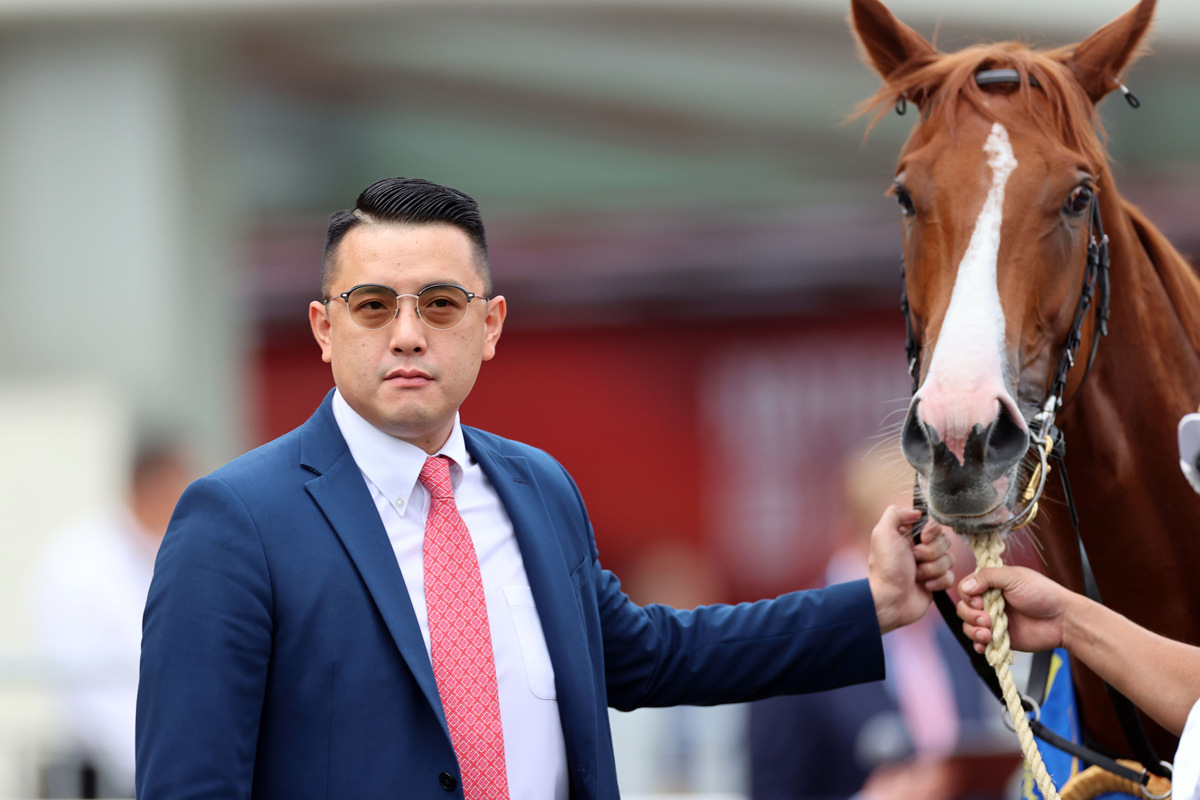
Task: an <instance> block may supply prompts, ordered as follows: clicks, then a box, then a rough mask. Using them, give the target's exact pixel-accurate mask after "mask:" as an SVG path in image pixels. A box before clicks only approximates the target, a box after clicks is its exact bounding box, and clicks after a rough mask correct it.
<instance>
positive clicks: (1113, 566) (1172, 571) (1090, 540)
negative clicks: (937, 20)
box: [852, 0, 1200, 759]
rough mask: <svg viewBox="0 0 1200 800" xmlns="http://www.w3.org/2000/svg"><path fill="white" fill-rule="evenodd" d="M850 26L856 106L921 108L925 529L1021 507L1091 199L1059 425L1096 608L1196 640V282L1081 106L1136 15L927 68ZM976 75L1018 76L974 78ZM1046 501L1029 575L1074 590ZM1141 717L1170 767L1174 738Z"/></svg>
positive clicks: (914, 238)
mask: <svg viewBox="0 0 1200 800" xmlns="http://www.w3.org/2000/svg"><path fill="white" fill-rule="evenodd" d="M852 11H853V25H854V29H855V31H856V32H857V34H858V37H859V40H860V41H861V43H862V46H863V49H864V51H865V53H866V56H867V60H868V62H869V63H870V64H871V65H872V66H874V68H875V69H876V70H877V71H878V72H879V73H880V75H881V76H882V77H883V80H884V85H883V87H882V88H881V89H880V91H879V93H878V94H877V95H876V96H875V97H874V98H873V99H872V100H871V101H868V105H867V108H873V109H875V110H877V112H878V113H879V115H880V116H882V115H883V114H885V113H887V112H888V111H890V110H891V109H892V108H893V107H896V108H897V109H898V110H899V108H901V107H902V105H903V104H907V105H909V106H915V107H916V109H917V111H918V113H917V114H916V115H915V116H917V124H916V126H915V128H914V130H913V132H912V134H911V136H910V138H909V140H908V142H907V144H906V146H905V147H904V150H903V152H902V153H901V156H900V161H899V165H898V166H897V168H896V178H895V181H894V183H893V186H892V189H891V193H892V194H893V196H894V197H895V198H896V200H897V201H898V202H899V204H900V208H901V212H902V214H903V228H904V234H903V236H904V244H903V247H904V258H905V262H906V264H907V278H906V291H907V295H908V299H909V303H910V307H911V321H912V325H913V335H914V338H915V339H916V342H917V343H918V345H919V348H920V349H919V351H918V352H919V357H918V358H917V359H915V360H916V363H918V364H919V366H920V369H919V374H918V375H916V376H915V378H916V380H917V381H918V382H919V390H918V391H917V392H916V393H915V395H914V397H913V399H912V404H911V406H910V407H909V411H908V417H907V419H906V421H905V424H904V428H903V431H902V434H901V447H902V450H903V452H904V455H905V457H906V458H907V459H908V461H909V462H910V463H911V464H912V465H913V467H915V468H916V470H917V472H918V474H919V479H918V483H919V486H920V490H921V492H922V493H923V495H924V500H925V503H926V505H927V507H928V509H929V512H930V514H931V516H932V517H933V518H934V519H936V520H937V521H938V522H941V523H943V524H946V525H949V526H951V527H953V528H955V529H956V530H958V531H959V532H960V533H966V534H971V533H981V532H986V531H988V530H992V529H1000V530H1005V529H1006V528H1009V527H1012V525H1013V522H1014V515H1020V514H1021V513H1022V511H1023V507H1022V505H1021V504H1022V502H1023V501H1022V499H1021V498H1020V497H1019V494H1020V491H1021V490H1022V489H1023V488H1024V487H1025V486H1026V485H1027V484H1028V483H1029V480H1030V474H1031V461H1032V460H1033V459H1031V458H1030V457H1029V454H1030V453H1031V452H1033V451H1032V450H1030V448H1031V446H1033V443H1032V442H1031V438H1032V437H1031V433H1030V432H1031V430H1033V431H1034V432H1035V434H1036V432H1037V430H1038V425H1039V423H1038V422H1037V421H1036V417H1037V415H1038V413H1039V412H1040V411H1041V410H1042V408H1043V405H1044V403H1045V402H1046V399H1047V397H1048V396H1049V395H1050V390H1051V383H1052V381H1053V378H1054V375H1055V371H1056V368H1057V366H1058V364H1059V361H1060V357H1061V354H1062V352H1063V348H1064V346H1065V344H1066V340H1067V338H1068V333H1069V331H1070V329H1071V327H1072V321H1073V317H1074V315H1075V310H1076V306H1077V304H1078V303H1079V298H1080V294H1081V291H1082V289H1083V285H1084V276H1085V264H1086V263H1087V249H1088V241H1089V231H1090V230H1091V228H1090V224H1091V222H1092V205H1093V203H1098V205H1099V217H1100V219H1102V221H1103V227H1104V230H1105V231H1106V232H1107V234H1108V236H1109V237H1110V252H1111V264H1112V267H1111V271H1110V273H1111V318H1110V320H1109V323H1108V326H1109V335H1108V336H1106V337H1104V338H1103V339H1102V341H1101V342H1100V343H1099V347H1098V350H1097V352H1096V357H1095V362H1094V365H1093V366H1092V368H1091V371H1090V375H1088V377H1087V379H1086V381H1085V380H1084V376H1085V374H1086V362H1087V360H1088V359H1087V354H1088V353H1089V352H1090V348H1091V343H1092V339H1093V337H1095V336H1096V335H1097V332H1098V325H1097V321H1096V319H1095V317H1096V314H1095V308H1096V304H1095V303H1093V304H1092V307H1091V311H1090V312H1089V313H1088V315H1087V317H1086V318H1085V321H1084V324H1083V327H1082V338H1083V341H1082V346H1081V347H1080V348H1079V353H1080V354H1081V357H1080V358H1079V359H1077V361H1076V363H1075V364H1074V366H1073V367H1072V368H1071V369H1070V370H1069V372H1068V373H1067V385H1066V391H1065V393H1064V395H1065V397H1064V399H1065V400H1066V403H1065V405H1064V406H1063V407H1062V408H1061V410H1060V411H1059V412H1058V417H1057V423H1056V424H1057V425H1058V426H1059V428H1060V429H1061V430H1062V432H1063V435H1064V437H1065V442H1066V459H1065V463H1066V466H1067V467H1068V468H1069V470H1070V480H1071V484H1072V488H1073V490H1074V494H1075V499H1076V503H1077V506H1078V510H1079V521H1080V529H1081V533H1082V538H1083V541H1084V543H1085V544H1086V547H1087V551H1088V555H1089V557H1090V560H1091V564H1092V567H1093V568H1094V571H1095V576H1096V581H1097V584H1098V586H1099V589H1100V592H1101V594H1102V595H1103V598H1104V600H1105V602H1106V603H1107V604H1108V605H1110V606H1111V607H1112V608H1114V609H1116V610H1117V611H1119V612H1120V613H1122V614H1124V615H1126V616H1127V617H1129V618H1131V619H1133V620H1134V621H1136V622H1137V623H1139V624H1141V625H1144V626H1146V627H1147V628H1150V629H1152V630H1154V631H1157V632H1158V633H1160V634H1163V635H1165V636H1169V637H1171V638H1173V639H1178V640H1182V641H1185V642H1190V643H1192V644H1200V590H1198V588H1197V587H1198V586H1200V498H1198V497H1197V496H1196V494H1195V493H1194V492H1193V491H1192V490H1191V488H1190V487H1189V485H1188V483H1187V481H1186V480H1185V479H1184V477H1183V475H1182V474H1180V470H1179V466H1178V458H1179V456H1178V449H1177V445H1176V440H1175V429H1176V425H1177V423H1178V422H1179V419H1180V417H1182V416H1183V415H1184V414H1186V413H1188V412H1190V411H1193V410H1195V408H1196V405H1197V403H1198V402H1200V281H1198V280H1197V278H1196V275H1195V274H1194V273H1193V271H1192V269H1191V268H1190V267H1189V265H1188V264H1187V262H1186V261H1185V260H1184V259H1183V258H1182V257H1181V256H1180V255H1179V253H1178V252H1177V251H1176V250H1175V249H1174V248H1173V247H1172V246H1171V245H1170V243H1168V242H1167V240H1166V239H1165V238H1164V237H1163V235H1162V234H1161V233H1159V232H1158V231H1157V230H1156V229H1155V228H1154V226H1153V225H1151V224H1150V222H1149V221H1148V220H1147V219H1146V218H1145V217H1144V216H1143V215H1142V214H1141V213H1140V212H1139V211H1138V210H1137V209H1136V208H1134V207H1133V206H1132V205H1130V204H1129V203H1127V202H1125V201H1124V200H1122V198H1121V196H1120V194H1119V193H1118V192H1117V187H1116V183H1115V182H1114V179H1113V174H1112V171H1111V170H1110V168H1109V164H1108V156H1107V153H1106V151H1105V148H1104V145H1103V141H1102V138H1101V136H1100V135H1099V134H1098V132H1097V129H1098V127H1099V121H1098V118H1097V114H1096V104H1097V103H1099V102H1100V100H1101V99H1103V98H1104V97H1105V96H1106V95H1107V94H1108V93H1109V92H1111V91H1113V90H1114V89H1117V88H1123V87H1121V84H1120V83H1119V79H1120V76H1121V74H1122V72H1123V71H1124V70H1125V69H1126V68H1127V67H1128V66H1129V64H1130V63H1131V61H1132V60H1133V59H1134V57H1135V55H1136V53H1137V51H1138V46H1139V43H1140V42H1141V40H1142V38H1143V36H1144V34H1145V32H1146V29H1147V28H1148V26H1149V24H1150V20H1151V17H1152V15H1153V11H1154V0H1142V2H1140V3H1139V4H1138V5H1137V6H1136V7H1135V8H1134V9H1132V10H1131V11H1129V12H1128V13H1126V14H1125V15H1124V16H1122V17H1120V18H1118V19H1117V20H1115V21H1114V22H1112V23H1110V24H1109V25H1108V26H1106V27H1104V28H1102V29H1101V30H1099V31H1098V32H1097V33H1095V34H1094V35H1092V36H1091V37H1090V38H1088V39H1087V40H1086V41H1084V42H1082V43H1080V44H1077V45H1073V46H1069V47H1064V48H1061V49H1057V50H1046V51H1038V50H1033V49H1030V48H1028V47H1026V46H1024V45H1021V44H1017V43H1011V42H1010V43H1003V44H991V45H976V46H972V47H968V48H967V49H964V50H962V51H960V52H957V53H941V52H939V51H938V50H936V49H935V48H934V47H933V46H932V45H931V44H930V43H929V42H928V41H926V40H925V39H924V38H923V37H922V36H921V35H919V34H918V33H916V32H915V31H914V30H912V29H911V28H909V27H908V26H906V25H904V24H903V23H901V22H899V21H898V20H897V19H896V18H895V17H894V16H893V15H892V14H891V12H889V11H888V9H887V8H886V7H884V5H883V4H882V3H880V2H879V0H852ZM987 70H1014V71H1015V72H1009V73H1007V75H1008V76H1009V79H1007V80H1005V79H1002V80H1000V81H999V82H994V83H989V82H987V81H982V82H981V81H980V80H978V79H977V76H978V75H979V73H981V72H983V71H987ZM990 75H992V76H993V77H994V76H996V73H990ZM864 110H865V109H864ZM1130 113H1132V112H1130ZM877 119H878V117H877ZM1064 363H1065V362H1064ZM1076 392H1078V395H1077V396H1076ZM1072 396H1075V399H1074V400H1073V401H1070V400H1069V398H1071V397H1072ZM1046 486H1047V490H1046V497H1045V498H1044V499H1043V501H1042V502H1041V504H1040V505H1041V509H1042V514H1041V516H1039V517H1038V519H1037V521H1036V523H1035V526H1034V533H1035V535H1036V537H1037V538H1038V539H1039V540H1040V543H1041V545H1042V546H1043V547H1044V558H1045V562H1046V571H1047V573H1048V574H1049V575H1050V576H1051V577H1052V578H1054V579H1055V580H1057V581H1058V582H1060V583H1062V584H1065V585H1066V586H1068V587H1071V588H1072V589H1075V590H1076V591H1079V590H1081V589H1082V580H1081V577H1080V563H1079V561H1080V560H1079V557H1078V553H1077V550H1076V547H1075V542H1074V536H1073V533H1072V529H1071V526H1070V522H1069V519H1068V515H1067V509H1066V506H1065V504H1064V502H1063V494H1062V491H1061V488H1060V487H1059V485H1058V482H1057V480H1051V481H1048V482H1047V483H1046ZM1055 500H1057V502H1055ZM1129 657H1130V658H1131V659H1136V658H1138V654H1137V653H1130V654H1129ZM1075 674H1076V676H1077V678H1076V684H1077V688H1078V692H1079V702H1080V710H1081V717H1082V720H1083V723H1084V726H1085V728H1086V729H1087V730H1088V731H1089V732H1090V734H1091V736H1092V740H1093V741H1094V742H1095V743H1096V744H1098V745H1099V746H1101V747H1102V748H1105V749H1108V750H1110V751H1113V752H1116V753H1119V754H1122V755H1126V754H1127V750H1128V748H1127V747H1126V745H1125V742H1124V740H1123V738H1122V736H1121V732H1120V728H1119V726H1118V725H1117V722H1116V717H1115V714H1114V712H1113V710H1112V706H1111V704H1110V702H1109V699H1108V698H1107V697H1106V695H1105V692H1104V689H1103V685H1102V684H1101V683H1100V682H1099V680H1098V679H1097V678H1096V677H1095V676H1094V675H1092V674H1091V673H1089V672H1086V671H1085V670H1083V669H1080V668H1079V666H1078V665H1076V670H1075ZM1144 722H1145V723H1146V727H1147V731H1148V732H1149V734H1150V738H1151V740H1152V742H1153V743H1154V745H1155V747H1156V748H1157V750H1158V752H1159V755H1160V756H1161V757H1163V758H1168V759H1169V758H1170V757H1171V754H1172V753H1173V752H1174V750H1175V746H1176V744H1177V742H1176V740H1175V739H1174V738H1173V737H1171V736H1170V735H1169V734H1168V733H1167V732H1166V731H1164V730H1162V729H1160V728H1158V727H1157V726H1155V725H1153V723H1150V722H1149V720H1144Z"/></svg>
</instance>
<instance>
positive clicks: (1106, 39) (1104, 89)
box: [1063, 0, 1156, 103]
mask: <svg viewBox="0 0 1200 800" xmlns="http://www.w3.org/2000/svg"><path fill="white" fill-rule="evenodd" d="M1155 2H1156V0H1141V2H1140V3H1138V4H1137V5H1136V6H1134V7H1133V8H1131V9H1130V10H1129V11H1126V12H1125V13H1124V14H1122V15H1121V16H1119V17H1117V18H1116V19H1115V20H1113V21H1112V22H1110V23H1108V24H1107V25H1105V26H1104V27H1103V28H1101V29H1100V30H1098V31H1096V32H1095V33H1093V34H1092V35H1091V36H1089V37H1088V38H1087V40H1085V41H1083V42H1081V43H1080V44H1078V45H1076V46H1075V49H1074V50H1068V51H1067V52H1066V56H1065V57H1064V59H1063V60H1064V63H1065V64H1066V65H1067V67H1069V68H1070V70H1071V72H1073V73H1074V74H1075V78H1076V79H1077V80H1078V81H1079V82H1080V83H1081V84H1082V85H1083V89H1084V91H1086V92H1087V93H1088V97H1090V98H1092V102H1093V103H1098V102H1100V101H1101V100H1102V99H1103V98H1104V96H1105V95H1106V94H1108V93H1109V92H1111V91H1112V90H1113V89H1116V88H1117V80H1118V78H1119V76H1120V74H1121V73H1122V72H1123V71H1124V70H1125V68H1126V67H1128V66H1129V65H1130V64H1132V63H1133V62H1134V61H1135V60H1136V59H1137V57H1138V56H1139V55H1140V52H1139V50H1138V45H1139V44H1141V42H1142V38H1143V37H1145V35H1146V31H1147V30H1148V29H1149V28H1150V21H1151V19H1152V18H1153V17H1154V5H1155Z"/></svg>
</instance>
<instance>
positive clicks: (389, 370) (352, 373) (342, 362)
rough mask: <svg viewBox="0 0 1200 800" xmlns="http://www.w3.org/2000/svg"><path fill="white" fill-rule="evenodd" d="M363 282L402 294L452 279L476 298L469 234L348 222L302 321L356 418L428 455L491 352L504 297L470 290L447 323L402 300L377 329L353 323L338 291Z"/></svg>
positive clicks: (479, 283)
mask: <svg viewBox="0 0 1200 800" xmlns="http://www.w3.org/2000/svg"><path fill="white" fill-rule="evenodd" d="M364 283H374V284H380V285H382V286H387V287H390V288H392V289H394V290H395V291H396V292H399V293H400V294H417V293H418V292H420V291H421V290H422V289H424V288H425V287H427V286H433V285H435V284H455V285H458V286H462V287H463V288H464V289H467V290H468V291H470V292H474V293H475V294H477V295H482V294H483V292H484V290H485V288H486V287H485V286H484V281H483V277H482V276H481V275H480V274H479V271H478V270H477V269H476V266H475V249H474V245H473V244H472V243H471V240H470V238H468V237H467V235H466V234H465V233H463V232H462V231H461V230H459V229H458V228H455V227H453V226H450V225H392V224H383V225H372V224H364V225H359V226H358V227H356V228H354V229H352V230H351V231H350V232H349V233H348V234H346V237H345V238H344V239H343V240H342V242H341V244H340V246H339V247H338V250H337V253H336V267H335V269H334V270H333V281H332V286H331V287H330V295H331V296H332V297H333V300H331V301H330V302H329V303H328V305H327V306H325V305H322V304H321V303H316V302H314V303H312V304H311V305H310V306H309V312H308V316H309V322H310V323H311V325H312V329H313V336H315V337H316V339H317V342H318V344H320V345H321V358H322V359H324V360H325V361H326V362H327V363H329V364H330V365H332V367H333V380H334V382H335V383H336V384H337V387H338V390H339V391H340V392H341V394H342V396H343V397H344V398H345V399H346V402H347V403H349V404H350V407H351V408H353V409H354V410H355V411H356V412H358V414H359V415H360V416H362V417H363V418H364V419H366V420H367V421H368V422H370V423H371V424H372V425H374V426H375V427H376V428H379V429H380V430H381V431H384V432H385V433H389V434H391V435H392V436H395V437H397V438H400V439H403V440H405V441H407V442H411V443H412V444H415V445H417V446H418V447H421V448H422V449H424V450H426V451H427V452H430V453H432V452H436V450H437V449H438V448H439V447H441V446H442V444H444V443H445V441H446V438H447V437H448V436H449V434H450V430H451V428H452V427H453V424H454V414H455V412H457V411H458V407H459V405H461V404H462V402H463V400H465V399H466V398H467V395H468V394H469V393H470V391H471V387H472V386H474V385H475V377H476V376H477V375H478V374H479V367H480V365H481V364H482V363H483V362H484V361H488V360H490V359H491V358H492V357H493V356H494V355H495V354H496V342H497V341H498V340H499V339H500V330H501V328H502V327H503V325H504V316H505V313H506V308H505V302H504V298H503V297H494V298H492V300H491V301H490V302H488V303H485V302H484V301H483V298H482V297H477V298H476V299H474V300H472V301H471V302H470V303H469V304H468V305H467V310H466V316H465V317H464V318H463V320H462V322H460V323H459V324H458V325H457V326H456V327H454V328H451V329H450V330H435V329H433V328H430V327H429V326H428V325H426V324H425V323H424V322H422V321H421V320H420V319H418V318H417V315H416V313H415V311H414V308H415V303H416V301H415V300H414V299H413V298H411V297H403V298H401V299H400V315H399V316H398V317H397V318H396V319H395V320H393V321H392V323H391V324H390V325H388V326H387V327H385V328H381V329H379V330H367V329H365V328H362V327H359V325H358V324H357V323H355V322H354V320H353V319H351V317H350V311H349V309H348V308H347V307H346V303H345V301H343V300H342V299H341V298H340V297H338V295H339V294H341V293H342V292H346V291H349V290H350V289H352V288H353V287H355V286H358V285H360V284H364Z"/></svg>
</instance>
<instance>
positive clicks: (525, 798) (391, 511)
mask: <svg viewBox="0 0 1200 800" xmlns="http://www.w3.org/2000/svg"><path fill="white" fill-rule="evenodd" d="M333 416H334V418H335V419H336V420H337V424H338V427H339V428H340V429H341V432H342V436H343V437H345V439H346V444H347V445H348V446H349V447H350V454H351V455H352V456H354V461H355V463H356V464H358V468H359V470H361V471H362V475H363V478H364V479H365V480H366V482H367V488H368V489H370V491H371V497H372V498H373V499H374V500H375V508H376V509H377V510H378V511H379V516H380V519H382V520H383V527H384V529H385V530H386V531H387V535H388V539H389V540H390V541H391V543H392V549H393V550H394V551H395V553H396V560H397V561H398V562H399V564H400V573H401V574H402V575H403V576H404V584H405V588H407V589H408V596H409V598H411V600H412V605H413V610H414V611H415V612H416V614H417V622H418V623H420V626H421V636H422V637H424V639H425V650H426V652H428V651H429V618H428V614H427V612H426V607H425V569H424V560H423V555H422V546H423V543H424V541H425V518H426V517H427V516H428V514H429V506H430V496H429V491H428V490H427V489H426V488H425V487H424V486H422V485H421V484H420V482H419V481H418V480H417V478H418V476H419V475H420V474H421V468H422V467H423V466H424V465H425V459H426V458H427V457H428V454H426V453H425V451H424V450H421V449H420V448H419V447H416V446H415V445H411V444H409V443H407V442H404V441H401V440H400V439H397V438H395V437H393V436H390V435H388V434H386V433H384V432H383V431H380V430H379V429H378V428H376V427H375V426H373V425H371V423H369V422H367V421H366V420H365V419H363V418H362V417H361V416H359V415H358V414H357V413H356V412H355V411H354V409H352V408H350V406H349V404H348V403H347V402H346V400H345V399H344V398H343V397H342V395H341V393H340V392H334V396H333ZM434 455H444V456H448V457H449V458H451V459H452V460H453V461H454V463H453V464H452V465H451V466H450V482H451V485H452V486H453V487H454V502H455V504H456V505H457V506H458V513H459V515H460V516H461V517H462V519H463V522H464V523H465V524H466V526H467V530H468V531H469V532H470V534H471V541H472V542H473V543H474V545H475V554H476V556H477V557H478V558H479V571H480V573H481V575H482V577H483V593H484V598H485V599H486V601H487V611H488V624H489V626H490V627H491V632H492V652H493V654H494V656H495V659H496V682H497V685H498V688H499V692H500V721H501V724H502V726H503V728H504V759H505V763H506V765H507V767H508V793H509V797H510V798H511V800H567V794H568V786H567V752H566V746H565V744H564V742H563V732H562V722H561V721H560V719H559V716H558V700H557V694H556V692H555V686H554V668H553V666H552V665H551V664H550V654H549V651H547V649H546V639H545V636H544V635H543V634H542V625H541V620H540V618H539V617H538V612H537V607H536V606H535V605H534V602H533V594H532V593H531V591H530V589H529V578H528V577H527V576H526V574H525V562H524V561H523V560H522V558H521V551H520V549H519V548H518V547H517V540H516V537H515V536H514V535H513V526H512V522H511V521H510V520H509V518H508V513H507V512H506V511H505V509H504V504H503V503H501V502H500V497H499V495H497V494H496V490H495V489H494V488H492V484H491V483H490V482H489V481H488V479H487V476H486V475H484V474H483V470H482V469H481V468H480V466H479V464H478V463H477V462H476V461H475V459H473V458H471V456H470V454H468V453H467V447H466V443H465V442H464V440H463V432H462V426H461V425H460V424H459V420H458V417H457V416H455V419H454V429H453V430H452V431H451V433H450V438H449V439H448V440H447V441H446V444H445V445H443V446H442V449H441V450H439V451H438V452H437V453H435V454H434Z"/></svg>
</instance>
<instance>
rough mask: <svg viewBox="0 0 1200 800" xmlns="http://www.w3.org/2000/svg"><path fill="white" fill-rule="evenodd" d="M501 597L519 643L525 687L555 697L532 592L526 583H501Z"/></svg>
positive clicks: (551, 673) (549, 665)
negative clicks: (506, 604)
mask: <svg viewBox="0 0 1200 800" xmlns="http://www.w3.org/2000/svg"><path fill="white" fill-rule="evenodd" d="M504 598H505V599H506V600H507V601H508V611H509V613H510V614H511V615H512V621H513V627H514V628H516V631H517V643H518V644H519V645H520V647H521V659H522V660H523V661H524V662H525V677H526V678H527V679H528V680H529V691H531V692H533V695H534V697H539V698H541V699H542V700H557V699H558V692H557V690H556V689H555V686H554V666H553V665H552V664H551V663H550V651H549V650H547V649H546V636H545V634H544V633H542V621H541V618H540V617H539V616H538V611H537V604H535V603H534V602H533V592H532V591H530V589H529V587H528V586H505V587H504Z"/></svg>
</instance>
